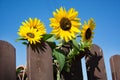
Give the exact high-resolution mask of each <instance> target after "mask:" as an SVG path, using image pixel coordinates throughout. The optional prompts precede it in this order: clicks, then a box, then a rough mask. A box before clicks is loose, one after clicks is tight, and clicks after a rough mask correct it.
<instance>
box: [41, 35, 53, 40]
mask: <svg viewBox="0 0 120 80" xmlns="http://www.w3.org/2000/svg"><path fill="white" fill-rule="evenodd" d="M51 37H53V34H44V35H43V40H44V41H46V40H48V39H50V38H51Z"/></svg>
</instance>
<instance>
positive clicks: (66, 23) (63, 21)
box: [60, 18, 71, 31]
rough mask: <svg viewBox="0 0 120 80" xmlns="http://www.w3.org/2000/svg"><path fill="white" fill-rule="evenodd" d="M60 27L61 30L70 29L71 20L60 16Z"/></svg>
mask: <svg viewBox="0 0 120 80" xmlns="http://www.w3.org/2000/svg"><path fill="white" fill-rule="evenodd" d="M60 27H61V28H62V30H65V31H67V30H70V28H71V22H70V20H69V19H68V18H62V19H61V21H60Z"/></svg>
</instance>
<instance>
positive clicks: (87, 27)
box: [81, 18, 96, 42]
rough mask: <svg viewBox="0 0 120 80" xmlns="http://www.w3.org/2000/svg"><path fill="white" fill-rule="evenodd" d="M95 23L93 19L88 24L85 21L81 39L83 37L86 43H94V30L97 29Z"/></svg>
mask: <svg viewBox="0 0 120 80" xmlns="http://www.w3.org/2000/svg"><path fill="white" fill-rule="evenodd" d="M95 26H96V24H95V22H94V19H93V18H91V19H90V20H89V21H88V23H87V22H86V21H85V22H84V25H83V27H82V30H81V37H82V39H81V40H82V41H84V42H92V38H93V34H94V32H93V30H94V29H95Z"/></svg>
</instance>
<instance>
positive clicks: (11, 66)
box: [0, 40, 16, 80]
mask: <svg viewBox="0 0 120 80" xmlns="http://www.w3.org/2000/svg"><path fill="white" fill-rule="evenodd" d="M0 80H16V54H15V48H14V47H13V46H12V45H11V44H10V43H8V42H6V41H2V40H0Z"/></svg>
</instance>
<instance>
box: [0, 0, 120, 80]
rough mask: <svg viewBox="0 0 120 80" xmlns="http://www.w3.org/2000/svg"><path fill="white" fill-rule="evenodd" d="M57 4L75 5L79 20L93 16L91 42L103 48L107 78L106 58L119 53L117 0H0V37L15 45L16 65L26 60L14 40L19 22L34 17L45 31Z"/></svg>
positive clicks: (118, 9) (119, 16)
mask: <svg viewBox="0 0 120 80" xmlns="http://www.w3.org/2000/svg"><path fill="white" fill-rule="evenodd" d="M61 6H63V7H65V8H66V9H67V10H68V9H69V8H72V7H73V8H75V10H77V11H78V12H79V15H78V17H79V18H81V22H82V23H83V22H84V21H85V20H88V19H90V18H91V17H92V18H94V20H95V22H96V29H95V31H94V32H95V35H94V39H93V43H95V44H97V45H99V46H100V47H101V48H102V50H103V52H104V60H105V65H106V70H107V76H108V80H111V72H110V64H109V58H110V57H111V56H113V55H115V54H120V46H119V45H120V42H119V41H120V36H119V34H120V33H119V32H120V25H119V23H120V1H119V0H0V40H5V41H8V42H9V43H11V44H12V45H13V46H14V47H15V48H16V66H18V65H25V64H26V46H24V45H22V44H21V42H15V40H16V38H18V35H17V31H18V29H19V26H20V25H21V22H22V21H24V20H27V19H28V18H29V17H31V18H35V17H37V18H39V19H40V20H41V21H42V22H44V23H45V26H46V28H47V32H48V33H50V31H51V28H50V27H49V18H51V17H53V15H52V12H53V11H55V10H56V8H60V7H61ZM83 66H84V65H83ZM85 75H86V74H85ZM84 80H86V77H85V78H84Z"/></svg>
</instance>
